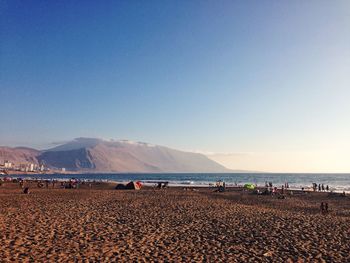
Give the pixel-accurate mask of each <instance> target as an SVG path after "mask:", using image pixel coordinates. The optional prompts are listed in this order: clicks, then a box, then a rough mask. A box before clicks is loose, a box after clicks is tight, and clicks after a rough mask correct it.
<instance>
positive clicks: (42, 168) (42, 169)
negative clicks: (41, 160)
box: [40, 164, 45, 172]
mask: <svg viewBox="0 0 350 263" xmlns="http://www.w3.org/2000/svg"><path fill="white" fill-rule="evenodd" d="M43 171H45V167H44V165H43V164H42V165H40V172H43Z"/></svg>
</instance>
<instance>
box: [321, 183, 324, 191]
mask: <svg viewBox="0 0 350 263" xmlns="http://www.w3.org/2000/svg"><path fill="white" fill-rule="evenodd" d="M321 188H322V192H324V184H322V186H321Z"/></svg>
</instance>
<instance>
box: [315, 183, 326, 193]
mask: <svg viewBox="0 0 350 263" xmlns="http://www.w3.org/2000/svg"><path fill="white" fill-rule="evenodd" d="M312 189H313V190H314V192H316V191H317V190H318V191H319V192H321V191H322V192H324V191H327V192H328V191H329V186H328V184H327V185H326V186H324V184H318V185H317V183H312Z"/></svg>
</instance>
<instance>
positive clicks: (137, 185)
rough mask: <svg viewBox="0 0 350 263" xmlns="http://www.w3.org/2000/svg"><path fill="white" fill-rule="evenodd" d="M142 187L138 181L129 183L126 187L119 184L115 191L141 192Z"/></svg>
mask: <svg viewBox="0 0 350 263" xmlns="http://www.w3.org/2000/svg"><path fill="white" fill-rule="evenodd" d="M141 187H142V184H141V182H139V181H137V182H133V181H131V182H129V183H127V184H126V185H124V184H117V186H116V187H115V189H117V190H140V189H141Z"/></svg>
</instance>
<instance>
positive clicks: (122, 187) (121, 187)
mask: <svg viewBox="0 0 350 263" xmlns="http://www.w3.org/2000/svg"><path fill="white" fill-rule="evenodd" d="M115 189H117V190H124V189H125V185H123V184H117V185H116V187H115Z"/></svg>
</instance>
